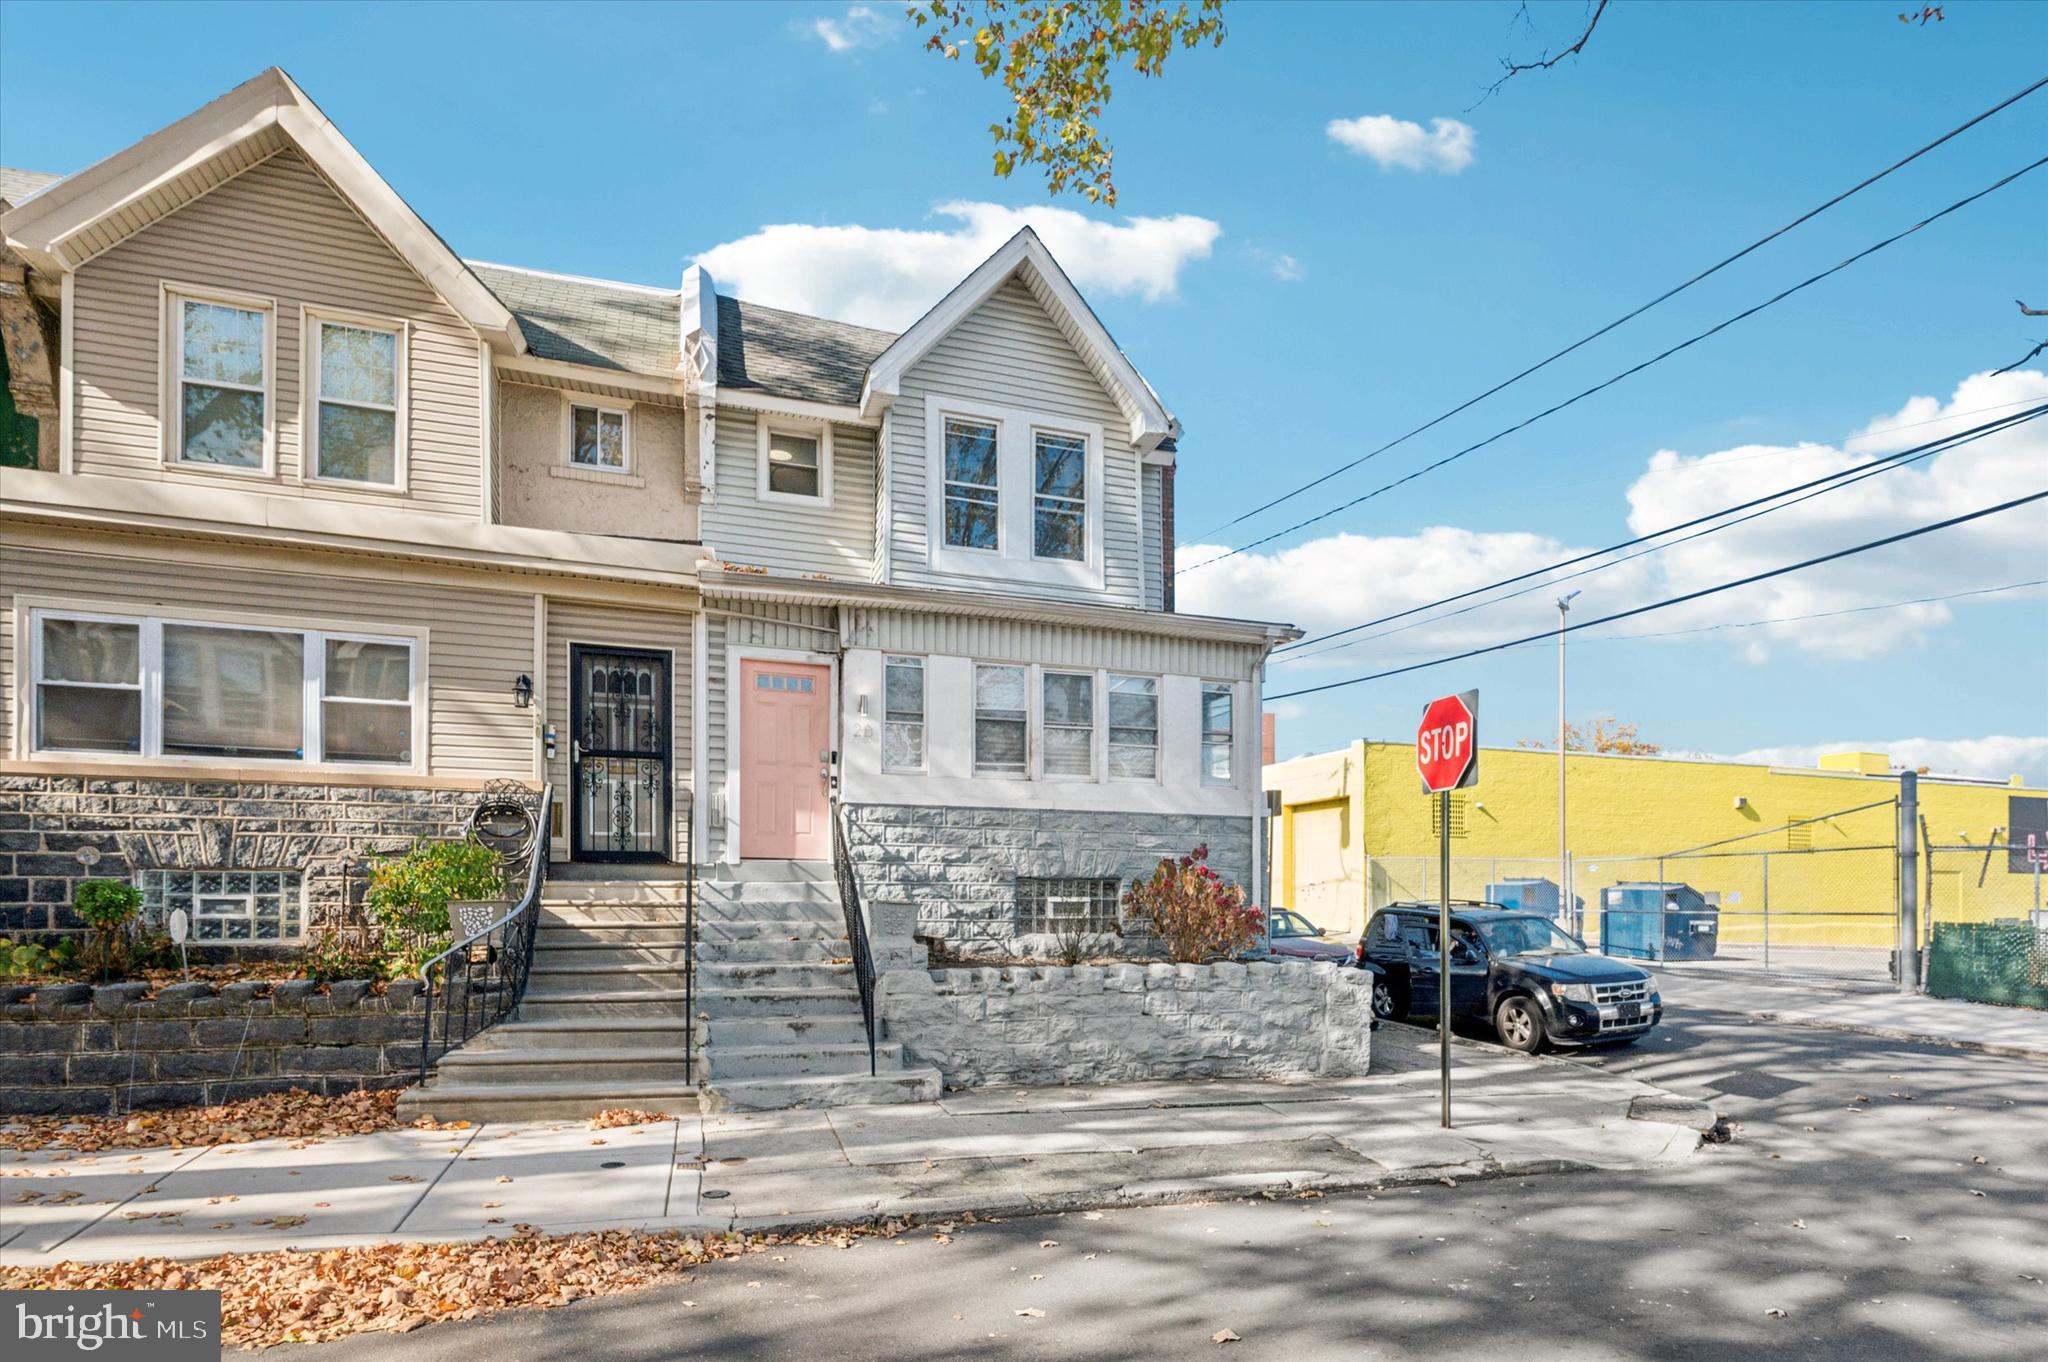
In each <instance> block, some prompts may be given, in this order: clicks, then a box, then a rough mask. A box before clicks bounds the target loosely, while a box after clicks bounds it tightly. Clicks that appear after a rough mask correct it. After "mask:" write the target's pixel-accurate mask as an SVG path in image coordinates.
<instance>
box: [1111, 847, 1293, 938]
mask: <svg viewBox="0 0 2048 1362" xmlns="http://www.w3.org/2000/svg"><path fill="white" fill-rule="evenodd" d="M1208 860H1209V848H1208V845H1207V844H1206V843H1205V844H1203V845H1201V846H1198V847H1196V848H1195V849H1194V850H1193V851H1191V852H1189V853H1188V854H1187V855H1185V856H1181V857H1179V858H1164V857H1162V858H1161V859H1160V862H1159V868H1158V869H1156V870H1154V871H1153V872H1152V874H1151V877H1150V878H1149V879H1134V880H1132V881H1131V887H1130V888H1129V889H1127V890H1125V891H1124V897H1123V904H1124V915H1125V917H1126V918H1128V919H1130V920H1132V921H1134V922H1136V923H1138V924H1140V925H1142V926H1144V927H1145V928H1146V929H1147V930H1149V931H1151V932H1152V933H1153V934H1154V935H1155V936H1157V937H1159V939H1160V940H1162V941H1164V942H1165V943H1166V953H1167V956H1168V957H1169V958H1170V959H1172V960H1174V961H1175V962H1177V963H1180V964H1189V965H1199V964H1202V963H1203V962H1205V961H1209V960H1214V959H1217V958H1218V957H1221V958H1223V959H1231V958H1234V957H1236V956H1239V955H1242V954H1243V953H1244V952H1245V951H1247V950H1249V949H1251V947H1252V945H1253V943H1255V942H1256V941H1258V939H1259V937H1260V935H1261V933H1262V931H1263V929H1264V925H1265V915H1264V914H1262V913H1261V912H1260V911H1259V910H1258V909H1256V908H1254V907H1252V906H1251V905H1250V904H1248V903H1246V902H1245V894H1244V889H1243V888H1242V887H1241V886H1239V885H1235V884H1230V883H1228V882H1226V881H1225V880H1224V878H1223V877H1222V876H1221V875H1219V874H1217V873H1216V872H1215V871H1213V870H1211V869H1210V868H1209V865H1208Z"/></svg>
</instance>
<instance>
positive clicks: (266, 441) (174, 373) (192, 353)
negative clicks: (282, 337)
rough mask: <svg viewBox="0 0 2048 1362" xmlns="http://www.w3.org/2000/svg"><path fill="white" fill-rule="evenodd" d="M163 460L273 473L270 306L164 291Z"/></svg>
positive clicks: (273, 324) (229, 297)
mask: <svg viewBox="0 0 2048 1362" xmlns="http://www.w3.org/2000/svg"><path fill="white" fill-rule="evenodd" d="M164 301H165V306H164V311H165V325H166V330H167V335H166V337H165V342H166V344H165V354H166V357H167V360H168V364H167V369H168V373H167V382H166V384H165V399H166V406H167V411H166V412H165V419H164V422H163V429H164V437H165V439H164V444H165V450H164V456H165V462H167V463H173V464H177V465H179V466H181V467H188V468H207V469H215V470H219V471H223V472H230V473H246V474H256V475H259V476H267V475H268V474H270V473H271V472H272V470H273V469H274V468H275V457H276V434H275V427H274V420H273V418H274V416H275V412H274V411H273V409H272V386H273V378H274V371H275V369H276V367H277V366H276V334H275V333H276V320H277V306H276V304H275V303H273V302H271V301H269V300H267V299H261V298H247V297H239V296H235V295H229V294H215V293H210V292H206V291H201V290H187V289H183V288H173V287H169V286H166V288H165V290H164Z"/></svg>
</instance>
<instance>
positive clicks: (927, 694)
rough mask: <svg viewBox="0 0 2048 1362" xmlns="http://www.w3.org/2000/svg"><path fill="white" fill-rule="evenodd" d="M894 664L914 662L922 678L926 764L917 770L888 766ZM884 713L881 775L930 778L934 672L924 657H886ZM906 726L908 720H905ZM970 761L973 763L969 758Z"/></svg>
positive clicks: (922, 747) (921, 726) (921, 717)
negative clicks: (892, 664) (892, 669)
mask: <svg viewBox="0 0 2048 1362" xmlns="http://www.w3.org/2000/svg"><path fill="white" fill-rule="evenodd" d="M892 662H915V663H916V664H917V670H918V675H919V676H920V677H922V678H923V683H924V684H923V686H922V688H921V694H922V696H923V700H924V703H923V705H922V706H921V707H920V708H919V710H918V716H917V726H918V728H919V729H920V730H921V731H922V734H923V741H921V742H920V743H918V745H917V750H918V751H919V752H920V753H921V754H923V757H924V760H923V761H920V762H919V763H918V764H917V765H915V766H891V765H890V764H889V664H890V663H892ZM877 708H879V709H880V710H881V713H880V715H879V716H877V717H878V718H879V719H880V721H881V729H880V732H881V738H882V742H881V754H880V755H881V760H880V763H879V765H880V766H881V770H882V774H884V775H890V776H922V775H929V774H930V773H931V769H932V672H931V667H930V665H929V664H928V663H927V661H926V659H925V656H924V654H922V653H883V654H882V685H881V696H880V700H879V704H878V706H877ZM906 722H907V720H906ZM970 760H972V757H971V754H970Z"/></svg>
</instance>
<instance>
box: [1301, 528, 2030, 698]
mask: <svg viewBox="0 0 2048 1362" xmlns="http://www.w3.org/2000/svg"><path fill="white" fill-rule="evenodd" d="M2044 498H2048V491H2041V492H2030V493H2028V494H2027V495H2026V496H2023V497H2014V498H2012V499H2011V500H2010V501H2001V502H1999V503H1998V504H1997V505H1995V506H1986V507H1984V508H1982V509H1981V510H1975V511H1966V512H1965V513H1963V514H1962V515H1958V516H1950V517H1949V518H1948V519H1947V520H1937V521H1934V522H1933V523H1932V524H1928V525H1920V526H1917V527H1915V528H1913V529H1910V530H1901V531H1900V532H1899V533H1897V534H1889V535H1886V536H1885V537H1884V538H1882V539H1872V540H1869V541H1867V542H1865V543H1862V544H1853V545H1851V546H1850V547H1848V548H1846V549H1836V550H1835V551H1834V552H1833V553H1824V554H1821V555H1820V556H1819V557H1817V558H1808V559H1806V560H1805V561H1804V562H1798V563H1789V564H1787V565H1786V566H1784V567H1777V568H1771V569H1769V570H1768V571H1765V572H1755V573H1751V574H1750V575H1749V576H1747V577H1742V578H1738V579H1736V580H1735V581H1732V582H1722V583H1720V584H1719V585H1716V586H1708V587H1701V588H1700V589H1699V590H1698V591H1688V592H1686V593H1685V594H1684V595H1682V596H1669V597H1666V598H1665V599H1664V600H1661V601H1652V602H1650V603H1649V604H1648V605H1638V606H1633V607H1631V608H1629V609H1627V610H1617V611H1615V612H1614V613H1613V614H1611V615H1602V616H1600V617H1599V618H1598V619H1590V620H1582V621H1580V622H1579V623H1577V624H1568V625H1565V626H1563V627H1561V628H1557V629H1545V630H1543V631H1541V632H1540V633H1534V634H1529V635H1527V636H1525V637H1523V638H1514V639H1509V640H1507V641H1506V642H1504V643H1489V644H1487V645H1486V646H1484V647H1480V648H1469V649H1467V650H1466V651H1464V652H1462V653H1453V654H1451V655H1450V656H1448V657H1439V658H1436V659H1434V660H1432V661H1429V662H1415V663H1411V664H1410V665H1408V666H1406V667H1394V668H1391V669H1389V670H1387V671H1382V672H1372V673H1370V674H1368V675H1365V676H1353V677H1348V678H1346V679H1345V680H1342V681H1330V682H1326V683H1324V684H1323V685H1320V686H1306V687H1304V688H1302V689H1301V690H1290V691H1282V692H1280V693H1279V694H1277V695H1268V696H1266V697H1265V698H1266V699H1267V700H1292V699H1294V698H1296V697H1298V696H1303V695H1316V694H1319V693H1320V692H1322V691H1326V690H1340V689H1342V688H1343V687H1345V686H1356V685H1360V684H1362V683H1364V682H1367V681H1382V680H1385V679H1386V678H1387V677H1390V676H1402V675H1405V674H1406V673H1408V672H1419V671H1422V670H1424V669H1426V668H1429V667H1441V666H1443V665H1444V664H1445V663H1447V662H1462V661H1464V660H1465V659H1466V658H1471V657H1482V656H1484V655H1485V654H1487V653H1498V652H1504V651H1506V650H1507V649H1510V648H1518V647H1520V646H1522V645H1523V644H1525V643H1536V642H1540V641H1542V640H1545V639H1554V638H1556V637H1557V636H1558V635H1559V634H1560V633H1565V634H1572V633H1577V632H1578V631H1579V630H1581V629H1590V628H1592V627H1593V626H1594V625H1597V624H1612V623H1613V622H1614V621H1615V620H1625V619H1630V618H1632V617H1634V616H1636V615H1646V614H1648V613H1650V612H1651V611H1653V610H1665V609H1668V608H1670V607H1671V606H1674V605H1683V604H1685V603H1686V602H1687V601H1696V600H1699V599H1701V598H1702V597H1705V596H1714V595H1719V594H1720V593H1721V592H1723V591H1733V590H1735V589H1736V588H1737V587H1744V586H1750V585H1752V584H1754V583H1756V582H1763V581H1769V580H1770V579H1771V578H1773V577H1783V576H1784V575H1786V574H1787V573H1791V572H1801V571H1804V570H1805V569H1807V568H1810V567H1819V566H1820V565H1821V564H1822V563H1832V562H1834V561H1835V560H1837V559H1840V558H1848V557H1851V556H1853V555H1855V554H1859V553H1868V552H1869V551H1870V550H1872V549H1881V548H1884V547H1885V546H1886V545H1888V544H1898V543H1903V542H1904V541H1906V540H1908V539H1917V538H1919V537H1920V536H1921V535H1923V534H1933V533H1934V532H1935V531H1936V530H1945V529H1948V528H1950V527H1951V526H1954V525H1962V524H1965V523H1967V522H1969V521H1972V520H1982V519H1983V518H1984V517H1985V516H1988V515H1997V514H1998V513H1999V512H2001V511H2010V510H2012V509H2014V508H2015V507H2018V506H2025V505H2027V504H2028V503H2030V502H2035V501H2040V500H2042V499H2044Z"/></svg>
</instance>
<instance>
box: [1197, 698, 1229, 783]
mask: <svg viewBox="0 0 2048 1362" xmlns="http://www.w3.org/2000/svg"><path fill="white" fill-rule="evenodd" d="M1235 693H1236V692H1235V688H1234V687H1231V686H1227V685H1223V684H1221V683H1218V682H1213V681H1211V682H1204V683H1203V684H1202V783H1203V784H1204V785H1228V784H1230V783H1231V782H1232V780H1233V779H1234V777H1233V776H1232V774H1231V769H1230V753H1231V749H1232V747H1233V746H1234V745H1235V744H1234V736H1235V725H1234V724H1233V723H1232V722H1231V714H1232V709H1233V698H1234V696H1235Z"/></svg>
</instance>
